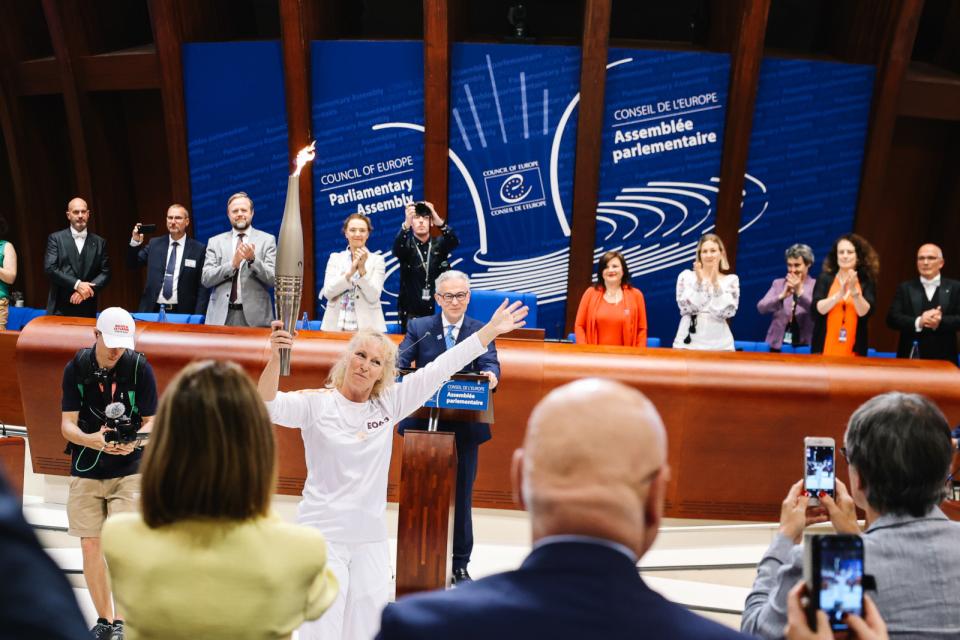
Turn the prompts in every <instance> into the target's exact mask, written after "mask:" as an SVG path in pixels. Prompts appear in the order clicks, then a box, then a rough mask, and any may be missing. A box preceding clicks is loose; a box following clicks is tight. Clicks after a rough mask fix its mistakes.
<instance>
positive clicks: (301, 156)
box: [293, 140, 317, 176]
mask: <svg viewBox="0 0 960 640" xmlns="http://www.w3.org/2000/svg"><path fill="white" fill-rule="evenodd" d="M316 146H317V141H316V140H314V141H313V142H311V143H310V144H309V145H307V146H306V147H304V148H303V149H300V151H298V152H297V170H296V171H294V172H293V175H294V176H299V175H300V172H301V171H303V168H304V167H305V166H306V164H307V163H308V162H310V161H311V160H313V159H314V158H315V157H316V155H317V150H316V148H315V147H316Z"/></svg>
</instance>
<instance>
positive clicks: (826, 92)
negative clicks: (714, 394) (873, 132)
mask: <svg viewBox="0 0 960 640" xmlns="http://www.w3.org/2000/svg"><path fill="white" fill-rule="evenodd" d="M873 77H874V67H872V66H864V65H853V64H838V63H833V62H815V61H812V60H785V59H779V58H767V59H765V60H764V61H763V64H762V65H761V67H760V85H759V87H758V90H757V101H756V108H755V111H754V116H753V134H752V136H751V138H750V155H749V158H748V161H747V176H748V179H747V185H746V190H747V192H746V196H745V198H744V204H743V211H742V216H741V222H740V243H739V245H738V249H737V273H738V274H739V275H740V296H741V299H740V312H739V313H738V314H737V316H736V318H735V319H734V321H733V335H734V336H736V337H737V338H738V339H739V338H741V337H742V338H743V339H746V340H763V339H764V336H765V335H766V333H767V327H768V326H769V325H770V319H769V316H768V317H764V316H761V315H760V314H758V313H757V307H756V305H757V302H758V301H759V300H760V298H762V297H763V295H764V293H766V291H767V289H768V288H769V287H770V283H771V282H772V281H773V279H774V278H782V277H783V276H784V275H786V271H787V269H786V263H785V261H784V256H783V253H784V251H785V250H786V249H787V247H789V246H790V245H791V244H793V243H795V242H803V243H805V244H808V245H810V246H811V247H812V248H813V251H814V255H815V256H816V262H815V263H814V266H813V267H812V268H811V270H810V271H811V274H812V275H813V276H814V277H816V274H817V273H819V271H820V263H821V262H822V259H823V257H824V256H825V255H826V253H827V251H828V250H829V249H830V247H831V245H832V244H833V241H834V240H835V239H836V238H837V237H838V236H840V235H841V234H844V233H847V232H849V231H850V230H852V229H853V215H854V212H855V210H856V203H857V193H858V190H859V186H860V169H861V165H862V162H863V149H864V142H865V140H866V135H867V119H868V117H869V115H870V99H871V97H872V95H873Z"/></svg>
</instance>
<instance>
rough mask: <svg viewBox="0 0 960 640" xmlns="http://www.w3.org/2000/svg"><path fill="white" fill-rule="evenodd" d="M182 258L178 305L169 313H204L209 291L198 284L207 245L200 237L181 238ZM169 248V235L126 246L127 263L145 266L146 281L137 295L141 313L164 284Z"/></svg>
mask: <svg viewBox="0 0 960 640" xmlns="http://www.w3.org/2000/svg"><path fill="white" fill-rule="evenodd" d="M182 242H183V257H182V259H181V260H182V261H181V263H180V276H179V278H177V304H176V307H175V308H174V309H173V310H172V313H192V314H199V315H204V314H206V313H207V302H208V301H209V299H210V290H209V289H207V288H206V287H203V286H201V285H200V276H201V274H202V273H203V259H204V257H205V256H206V253H207V247H206V246H205V245H204V244H203V243H202V242H200V241H199V240H194V239H193V238H187V237H184V238H183V240H182ZM169 248H170V234H164V235H162V236H160V237H158V238H153V239H151V240H150V242H148V243H144V244H141V245H140V246H139V247H130V246H128V247H127V266H128V267H130V268H131V269H136V268H139V267H142V266H143V265H147V283H146V285H145V286H144V288H143V296H142V297H141V298H140V307H139V308H138V309H137V310H138V311H140V312H143V313H150V312H152V311H153V309H154V307H155V306H156V304H157V298H158V297H159V296H160V289H161V288H162V287H163V274H164V273H165V272H166V270H167V251H168V250H169ZM187 260H193V262H194V266H192V267H188V266H187V263H186V261H187Z"/></svg>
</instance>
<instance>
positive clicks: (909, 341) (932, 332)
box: [887, 244, 960, 365]
mask: <svg viewBox="0 0 960 640" xmlns="http://www.w3.org/2000/svg"><path fill="white" fill-rule="evenodd" d="M941 269H943V251H941V250H940V247H938V246H937V245H935V244H925V245H923V246H922V247H920V249H919V251H917V270H918V271H919V272H920V277H919V278H914V279H912V280H908V281H906V282H903V283H901V284H900V286H899V287H897V294H896V296H895V297H894V298H893V304H892V305H890V312H889V313H888V314H887V325H888V326H889V327H890V328H891V329H897V330H898V331H900V341H899V343H898V344H897V357H898V358H909V357H910V353H911V351H912V350H913V343H914V342H916V343H917V346H918V350H919V355H920V358H922V359H924V360H946V361H947V362H952V363H953V364H954V365H956V364H957V330H960V282H957V281H956V280H950V279H947V278H942V277H941V276H940V270H941Z"/></svg>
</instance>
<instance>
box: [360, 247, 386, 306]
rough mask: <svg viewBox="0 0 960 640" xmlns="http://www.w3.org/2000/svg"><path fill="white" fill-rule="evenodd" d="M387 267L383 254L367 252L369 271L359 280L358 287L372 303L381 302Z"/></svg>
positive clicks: (361, 293)
mask: <svg viewBox="0 0 960 640" xmlns="http://www.w3.org/2000/svg"><path fill="white" fill-rule="evenodd" d="M385 274H386V267H385V263H384V261H383V256H381V255H379V254H376V253H369V254H367V273H366V275H364V276H362V277H361V278H360V279H359V280H357V287H358V288H359V289H360V295H362V296H363V298H364V300H366V301H367V302H369V303H371V304H374V303H376V304H379V303H380V294H381V293H382V292H383V280H384V278H385Z"/></svg>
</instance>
